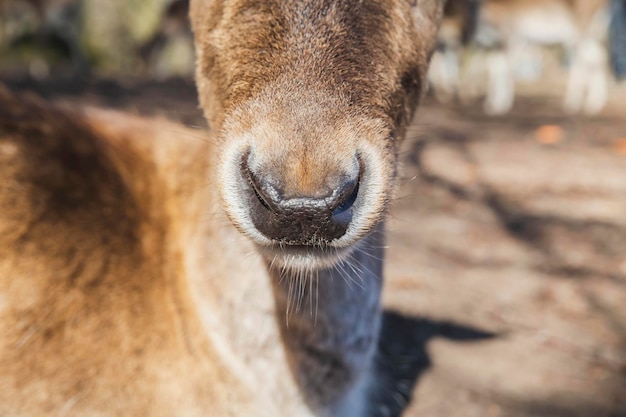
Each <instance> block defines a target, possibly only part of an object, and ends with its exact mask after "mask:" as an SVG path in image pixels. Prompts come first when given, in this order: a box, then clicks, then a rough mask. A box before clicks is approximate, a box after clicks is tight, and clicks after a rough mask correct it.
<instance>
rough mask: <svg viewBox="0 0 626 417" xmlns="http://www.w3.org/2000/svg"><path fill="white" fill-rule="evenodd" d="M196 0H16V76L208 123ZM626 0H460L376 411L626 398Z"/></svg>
mask: <svg viewBox="0 0 626 417" xmlns="http://www.w3.org/2000/svg"><path fill="white" fill-rule="evenodd" d="M187 9H188V4H187V2H186V1H173V0H82V1H80V0H28V1H26V0H0V82H1V83H3V84H6V85H7V86H8V87H9V88H10V89H12V90H14V91H19V92H32V93H35V94H38V95H40V96H43V97H45V98H48V99H50V100H53V101H58V102H69V103H72V104H78V105H98V106H104V107H112V108H116V109H120V110H123V111H128V112H133V113H138V114H143V115H158V116H161V117H167V118H170V119H173V120H177V121H180V122H182V123H185V124H187V125H193V126H200V127H205V122H204V120H203V117H202V114H201V112H200V111H199V110H198V102H197V98H196V93H195V88H194V85H193V65H194V56H193V55H194V53H193V52H194V51H193V46H192V35H191V32H190V30H189V25H188V21H187ZM625 77H626V0H450V1H449V2H448V4H447V7H446V15H445V18H444V22H443V24H442V28H441V32H440V37H439V44H438V48H437V51H436V52H435V55H434V57H433V62H432V66H431V70H430V73H429V86H430V88H429V91H428V94H427V96H426V97H425V99H424V101H423V104H422V106H421V107H420V109H419V110H418V113H417V116H416V119H415V122H414V123H413V125H412V126H411V127H410V129H409V132H408V138H407V140H406V142H405V143H404V144H403V148H402V152H401V155H400V157H401V159H402V162H403V167H402V176H401V180H400V187H399V191H398V193H397V198H396V201H395V206H394V209H393V212H392V218H391V221H390V224H389V237H388V246H389V249H388V252H387V259H388V262H387V265H386V280H387V282H386V287H385V293H384V304H385V309H386V314H385V321H384V328H383V337H382V340H381V349H380V350H381V353H380V355H379V357H378V361H377V363H378V367H379V368H380V373H381V377H380V378H381V382H382V384H381V385H382V386H383V387H384V389H383V390H382V391H381V392H379V393H377V394H376V400H377V403H378V406H377V409H376V415H379V416H384V417H387V416H399V415H403V416H406V417H418V416H425V417H450V416H455V417H470V416H476V417H507V416H511V417H522V416H524V417H526V416H528V417H537V416H538V417H542V416H546V417H548V416H549V417H577V416H580V417H620V416H626V82H624V81H623V79H624V78H625Z"/></svg>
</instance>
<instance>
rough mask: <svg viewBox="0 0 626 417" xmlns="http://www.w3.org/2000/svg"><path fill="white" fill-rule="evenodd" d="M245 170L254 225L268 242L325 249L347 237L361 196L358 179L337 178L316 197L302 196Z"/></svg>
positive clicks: (247, 169)
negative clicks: (329, 244) (354, 210)
mask: <svg viewBox="0 0 626 417" xmlns="http://www.w3.org/2000/svg"><path fill="white" fill-rule="evenodd" d="M243 169H244V170H245V171H246V172H245V173H244V175H246V176H247V178H249V182H250V187H249V190H248V194H249V195H248V196H247V197H248V198H247V200H248V204H249V209H250V214H251V218H252V222H253V223H254V226H255V227H256V228H257V230H258V231H259V232H261V233H262V234H263V235H265V236H266V237H267V238H269V239H271V240H274V241H277V242H278V243H281V244H287V245H324V244H326V243H329V242H331V241H333V240H336V239H339V238H340V237H341V236H343V235H344V234H345V233H346V230H347V229H348V225H349V224H350V221H351V220H352V212H353V206H354V202H355V201H356V198H357V195H358V189H359V176H358V175H356V176H354V177H350V176H349V175H345V174H343V175H336V176H334V177H332V178H331V179H327V180H326V184H325V186H323V187H320V188H321V189H320V190H317V191H316V192H315V193H314V195H299V194H298V193H294V192H293V191H291V192H290V193H289V194H287V193H286V192H285V190H284V189H283V188H282V187H281V186H280V182H279V181H276V180H275V179H274V178H272V177H271V176H270V175H259V174H255V173H254V172H252V170H250V168H249V167H248V166H247V164H243ZM244 178H245V177H244Z"/></svg>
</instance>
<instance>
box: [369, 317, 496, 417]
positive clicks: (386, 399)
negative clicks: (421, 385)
mask: <svg viewBox="0 0 626 417" xmlns="http://www.w3.org/2000/svg"><path fill="white" fill-rule="evenodd" d="M494 337H496V335H495V334H494V333H490V332H486V331H483V330H480V329H475V328H472V327H466V326H462V325H457V324H454V323H448V322H437V321H433V320H428V319H423V318H414V317H409V316H404V315H402V314H400V313H397V312H394V311H385V313H384V315H383V324H382V331H381V338H380V343H379V350H378V355H377V357H376V386H377V390H376V392H374V393H373V394H372V396H371V399H372V400H373V402H374V406H373V408H372V412H373V414H371V417H399V416H400V415H402V412H403V411H404V409H405V408H406V406H407V405H408V404H409V403H410V401H411V400H412V397H413V392H414V388H415V386H416V384H417V383H418V382H419V379H420V376H421V375H422V374H423V373H424V372H426V371H427V370H428V369H429V368H430V367H431V366H432V362H431V360H430V358H429V356H428V351H427V349H426V347H427V344H428V342H429V341H431V340H432V339H435V338H443V339H447V340H452V341H456V342H462V343H467V342H478V341H483V340H489V339H492V338H494Z"/></svg>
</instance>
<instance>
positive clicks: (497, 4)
mask: <svg viewBox="0 0 626 417" xmlns="http://www.w3.org/2000/svg"><path fill="white" fill-rule="evenodd" d="M607 31H608V9H607V1H606V0H485V1H484V2H483V5H482V8H481V13H480V18H479V25H478V28H477V32H476V34H475V38H474V42H475V43H476V45H478V46H479V47H482V48H485V49H488V50H489V51H490V52H489V53H488V54H487V63H486V66H487V70H488V85H487V97H486V99H485V103H484V108H485V111H486V112H487V113H490V114H502V113H506V112H508V111H509V110H510V109H511V107H512V106H513V100H514V96H515V94H514V92H515V68H516V67H517V66H518V65H519V63H520V62H521V60H523V59H524V58H525V52H527V51H528V50H529V49H531V48H533V47H536V46H560V47H562V48H563V49H564V50H565V52H566V55H567V56H568V59H569V74H568V82H567V87H566V91H565V100H564V107H565V110H566V111H568V112H572V113H578V112H581V111H582V112H585V113H588V114H594V113H597V112H599V111H600V110H602V108H603V107H604V104H605V102H606V100H607V96H608V79H607V64H608V53H607V48H606V41H607Z"/></svg>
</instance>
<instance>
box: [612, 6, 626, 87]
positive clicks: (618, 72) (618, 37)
mask: <svg viewBox="0 0 626 417" xmlns="http://www.w3.org/2000/svg"><path fill="white" fill-rule="evenodd" d="M609 42H610V50H611V64H612V68H613V73H614V74H615V76H616V77H617V79H618V80H623V79H625V78H626V0H612V1H611V23H610V25H609Z"/></svg>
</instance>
